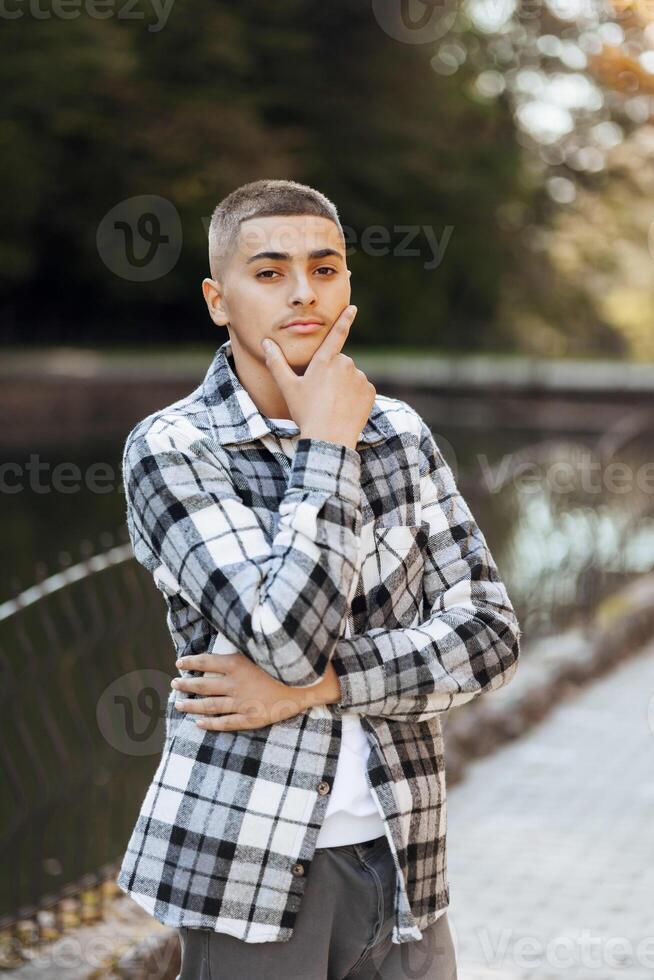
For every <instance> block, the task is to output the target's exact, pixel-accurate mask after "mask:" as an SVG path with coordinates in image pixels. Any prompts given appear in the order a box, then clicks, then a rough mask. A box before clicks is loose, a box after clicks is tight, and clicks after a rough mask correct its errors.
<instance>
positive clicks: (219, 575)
mask: <svg viewBox="0 0 654 980" xmlns="http://www.w3.org/2000/svg"><path fill="white" fill-rule="evenodd" d="M230 357H231V342H230V341H229V340H227V341H225V343H224V344H223V345H222V346H221V347H219V348H218V350H217V351H216V353H215V355H214V357H213V360H212V362H211V364H210V366H209V369H208V371H207V374H206V377H205V379H204V381H203V382H202V384H201V385H200V386H199V387H198V388H196V389H195V391H193V392H191V393H190V394H189V395H187V396H186V397H184V398H182V399H180V400H179V401H177V402H175V403H173V404H172V405H169V406H167V407H166V408H163V409H160V410H159V411H156V412H154V413H153V414H151V415H149V416H148V417H147V418H145V419H143V420H142V421H141V422H139V423H138V424H137V425H136V426H135V427H134V428H133V429H132V431H131V432H130V433H129V435H128V437H127V440H126V443H125V448H124V453H123V479H124V486H125V491H126V500H127V525H128V529H129V534H130V539H131V542H132V546H133V549H134V554H135V557H136V558H137V560H138V561H139V562H140V563H141V564H142V565H143V566H145V568H147V569H149V570H150V572H151V573H152V575H153V577H154V580H155V582H156V585H157V587H158V588H159V589H160V590H161V592H162V593H163V596H164V598H165V601H166V605H167V623H168V626H169V629H170V632H171V635H172V638H173V642H174V645H175V648H176V651H177V654H178V655H183V654H185V653H204V652H213V653H216V654H219V653H234V652H238V651H240V652H242V653H244V654H245V655H246V656H248V657H250V658H251V659H252V660H253V661H254V662H255V663H257V664H258V665H259V666H260V667H261V668H262V669H263V670H265V671H267V672H268V673H269V674H271V675H272V676H273V677H275V678H277V679H278V680H280V681H282V682H284V683H286V684H290V685H294V686H303V685H311V684H317V683H318V682H319V681H320V679H321V677H322V675H323V674H324V672H325V669H326V668H327V665H328V663H329V662H330V661H331V662H332V663H333V664H334V667H335V669H336V671H337V674H338V678H339V684H340V688H341V695H342V697H341V700H340V701H339V702H338V703H337V704H329V705H320V706H317V707H313V708H311V709H309V710H307V711H305V712H302V713H301V714H299V715H296V716H295V717H294V718H291V719H288V720H286V721H281V722H278V723H275V724H272V725H269V726H267V727H264V728H258V729H252V730H240V731H231V732H226V731H210V730H202V729H200V728H198V726H197V725H196V724H195V721H194V717H197V716H193V715H190V714H189V713H187V712H181V711H179V710H177V709H176V708H175V707H174V701H175V700H176V699H177V698H178V697H179V694H178V693H177V692H175V691H173V692H172V693H171V694H170V697H169V701H168V704H167V707H166V732H165V741H164V747H163V752H162V756H161V760H160V762H159V765H158V767H157V769H156V772H155V774H154V776H153V778H152V782H151V784H150V787H149V789H148V791H147V794H146V796H145V799H144V801H143V804H142V806H141V811H140V814H139V816H138V820H137V823H136V825H135V827H134V830H133V832H132V835H131V838H130V840H129V843H128V847H127V851H126V853H125V855H124V858H123V861H122V866H121V869H120V872H119V875H118V878H117V882H118V885H119V886H120V887H121V889H122V890H123V891H125V892H127V893H128V894H130V895H131V896H132V898H133V899H134V900H135V901H136V902H137V903H138V904H139V905H141V906H143V907H144V908H145V909H147V911H148V912H149V913H150V914H151V915H152V916H154V917H155V918H156V919H158V920H159V921H160V922H162V923H165V924H168V925H171V926H175V927H179V926H188V927H191V928H205V929H211V930H214V931H216V932H224V933H229V934H230V935H232V936H236V937H237V938H239V939H242V940H244V941H245V942H252V943H254V942H268V941H285V940H288V939H290V938H291V936H292V934H293V927H294V925H295V923H296V917H297V914H298V910H299V908H300V904H301V900H302V895H303V893H304V889H305V887H306V883H307V875H308V874H309V873H310V869H311V864H312V858H313V856H314V851H315V844H316V839H317V836H318V832H319V830H320V827H321V823H322V820H323V816H324V814H325V810H326V809H327V804H328V794H329V792H330V789H331V787H332V785H333V782H334V776H335V773H336V765H337V760H338V753H339V746H340V743H341V734H342V727H343V723H342V721H341V714H342V712H344V711H346V712H356V713H357V714H358V715H359V716H360V717H361V722H362V724H363V726H364V729H365V732H366V735H367V737H368V740H369V742H370V745H371V751H370V755H369V758H368V762H367V772H368V780H369V784H370V788H371V791H372V794H373V797H374V798H375V800H376V802H377V805H378V809H379V812H380V816H382V817H383V820H384V824H385V828H386V835H387V838H388V842H389V845H390V848H391V851H392V854H393V858H394V861H395V865H396V870H397V888H396V892H395V922H394V927H393V934H392V939H393V942H394V943H401V942H406V941H411V940H419V939H421V938H422V932H421V930H422V929H424V928H426V926H428V925H430V924H431V923H432V922H433V921H435V919H437V918H438V917H439V915H440V914H441V913H442V912H443V910H444V909H445V908H446V907H447V906H448V905H449V885H448V881H447V862H446V833H445V832H446V790H445V767H444V756H443V737H442V731H441V716H442V714H443V713H444V712H447V711H448V710H449V709H450V708H452V707H454V706H455V705H460V704H463V703H464V702H466V701H469V700H471V699H472V698H474V697H476V696H477V695H479V694H482V693H484V692H485V691H493V690H496V689H497V688H499V687H501V686H502V685H503V684H506V683H507V682H508V681H509V680H510V679H511V677H512V676H513V675H514V673H515V671H516V668H517V665H518V657H519V638H520V628H519V625H518V622H517V619H516V616H515V613H514V610H513V607H512V605H511V602H510V600H509V598H508V596H507V592H506V589H505V586H504V585H503V583H502V581H501V579H500V576H499V574H498V570H497V567H496V564H495V562H494V560H493V558H492V556H491V554H490V551H489V549H488V546H487V543H486V540H485V538H484V535H483V534H482V532H481V530H480V529H479V527H478V526H477V524H476V522H475V520H474V518H473V516H472V514H471V512H470V510H469V508H468V506H467V504H466V503H465V501H464V499H463V497H462V496H461V494H460V493H459V492H458V490H457V488H456V485H455V482H454V478H453V475H452V472H451V470H450V468H449V466H448V465H447V463H446V462H445V460H444V458H443V456H442V455H441V452H440V450H439V449H438V447H437V445H436V443H435V441H434V439H433V436H432V434H431V432H430V429H429V428H428V426H427V424H426V423H425V422H424V421H423V420H422V418H421V417H420V415H418V413H417V412H416V411H415V410H414V409H413V408H411V407H410V405H408V404H407V403H406V402H403V401H401V400H399V399H396V398H390V397H387V396H383V395H379V394H378V395H377V397H376V398H375V403H374V406H373V408H372V411H371V413H370V416H369V418H368V421H367V423H366V425H365V428H364V429H363V431H362V433H361V436H360V439H359V442H358V443H357V449H356V450H354V449H351V448H349V447H347V446H343V445H340V444H338V443H336V442H328V441H324V440H321V439H305V438H300V439H299V440H298V441H297V445H296V452H295V454H294V456H293V457H292V462H291V461H289V459H288V458H287V457H286V455H285V454H284V453H283V452H282V451H281V449H280V441H279V440H280V437H285V436H288V435H289V429H288V428H286V429H282V428H280V427H278V426H277V425H276V424H275V423H273V422H272V421H271V420H270V419H268V418H267V417H266V416H264V415H262V414H261V413H260V412H259V411H258V410H257V408H256V406H255V404H254V402H253V401H252V399H251V397H250V396H249V394H248V393H247V391H246V390H245V389H244V388H243V386H242V385H241V384H240V382H239V380H238V378H237V376H236V374H235V371H234V367H233V363H232V362H230V360H229V358H230ZM294 431H295V433H296V434H298V433H299V429H298V428H297V427H296V429H295V430H293V429H291V430H290V432H291V433H293V432H294ZM201 673H202V672H200V671H190V670H186V671H180V674H181V675H182V676H201ZM185 696H186V697H187V698H188V697H194V696H196V695H193V694H186V695H185ZM197 696H199V695H197Z"/></svg>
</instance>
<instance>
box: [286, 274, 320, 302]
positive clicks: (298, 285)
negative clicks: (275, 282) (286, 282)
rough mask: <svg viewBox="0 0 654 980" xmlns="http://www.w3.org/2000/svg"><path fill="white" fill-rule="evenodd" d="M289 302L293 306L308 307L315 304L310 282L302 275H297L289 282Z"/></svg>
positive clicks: (314, 295)
mask: <svg viewBox="0 0 654 980" xmlns="http://www.w3.org/2000/svg"><path fill="white" fill-rule="evenodd" d="M290 282H291V287H290V295H289V302H290V303H292V304H293V306H302V307H310V306H313V305H314V304H315V302H316V294H315V291H314V289H313V286H312V284H311V281H310V280H309V279H308V278H307V276H306V275H304V273H297V274H296V275H295V276H293V277H292V278H291V280H290Z"/></svg>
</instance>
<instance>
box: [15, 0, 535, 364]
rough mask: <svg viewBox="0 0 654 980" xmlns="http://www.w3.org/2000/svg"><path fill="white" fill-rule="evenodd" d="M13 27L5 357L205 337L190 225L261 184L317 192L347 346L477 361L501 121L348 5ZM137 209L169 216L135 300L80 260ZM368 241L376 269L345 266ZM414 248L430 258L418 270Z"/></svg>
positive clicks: (504, 159) (252, 2) (500, 244)
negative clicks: (369, 237) (339, 237)
mask: <svg viewBox="0 0 654 980" xmlns="http://www.w3.org/2000/svg"><path fill="white" fill-rule="evenodd" d="M22 9H23V10H24V16H23V17H21V18H17V19H15V20H8V21H6V22H5V23H4V25H3V31H2V33H0V81H1V83H2V86H3V91H4V93H5V118H4V122H3V123H2V124H0V146H1V147H2V149H3V153H2V155H1V157H0V159H1V160H2V163H0V168H1V169H0V187H1V188H2V190H1V193H2V198H3V200H2V213H3V215H4V221H3V223H2V225H1V226H0V257H1V258H2V266H1V268H2V292H3V300H4V302H3V308H4V310H5V313H4V314H3V335H4V338H5V339H6V340H7V341H8V342H20V343H28V344H29V343H37V342H38V343H40V342H49V343H56V342H66V343H86V344H100V345H101V344H103V343H129V342H130V341H131V340H132V339H135V340H137V341H138V342H139V343H144V342H145V343H150V342H156V341H159V340H161V341H168V342H173V343H175V342H181V343H191V342H195V341H202V340H206V339H207V337H208V336H213V335H212V333H211V330H212V325H211V324H210V322H209V320H208V316H207V313H206V308H205V306H204V301H203V299H202V295H201V290H200V283H201V280H202V278H203V277H204V276H205V275H207V273H208V264H207V257H206V251H207V245H206V224H207V221H208V219H209V216H210V215H211V212H212V210H213V208H214V206H215V204H216V203H217V202H218V200H220V198H221V197H223V196H224V195H225V194H226V193H228V192H229V191H231V190H233V189H234V188H235V187H237V186H238V185H240V184H242V183H244V182H246V181H248V180H254V179H257V178H260V177H266V176H267V177H286V178H291V179H295V180H300V181H303V182H307V183H309V184H312V185H313V186H316V187H318V188H319V189H320V190H322V191H323V192H324V193H325V194H327V196H328V197H330V198H331V199H332V200H334V202H335V203H336V205H337V207H338V209H339V214H340V216H341V220H342V222H343V224H344V225H346V226H348V227H349V228H351V229H352V231H353V234H354V236H355V242H356V244H355V248H354V249H353V250H352V252H351V255H350V264H351V268H352V269H353V274H352V284H353V297H354V299H355V301H356V302H357V303H358V305H359V308H360V310H361V313H360V315H359V318H358V321H357V330H358V334H357V338H356V339H357V343H377V344H381V343H383V344H389V345H393V344H404V345H406V344H411V345H415V346H417V347H422V346H438V347H439V348H448V347H453V348H456V347H458V348H461V347H465V346H466V345H467V344H471V345H474V346H476V347H479V346H482V347H488V348H492V346H493V336H494V330H495V326H494V318H495V315H496V310H497V306H498V294H499V290H500V288H501V283H502V276H503V269H504V265H505V262H506V256H507V242H506V241H505V238H504V236H505V234H506V233H504V232H502V230H501V228H500V227H499V226H498V223H497V221H496V214H497V210H498V208H499V207H500V205H502V203H503V202H505V201H507V200H510V199H511V198H512V197H513V196H514V195H515V194H516V193H517V191H516V186H517V181H518V164H519V148H518V147H517V145H516V144H515V142H514V140H513V136H512V122H511V118H510V113H509V111H508V109H507V108H506V107H505V105H504V104H503V102H502V101H501V100H500V101H498V102H496V103H493V104H491V105H488V104H481V103H479V102H478V101H476V100H475V99H473V98H472V97H471V96H470V95H469V91H470V87H469V78H467V77H466V71H467V69H466V67H465V65H464V67H463V68H461V69H460V70H459V71H458V72H457V73H456V74H455V75H453V76H450V77H443V76H441V75H439V74H437V73H436V72H434V71H433V70H432V68H431V67H430V64H429V61H430V58H431V57H432V55H433V53H434V45H433V44H427V45H409V44H405V43H401V42H399V41H396V40H394V39H392V38H390V37H388V36H387V35H386V34H385V33H384V32H383V30H382V29H381V28H380V26H379V25H378V24H377V22H376V20H375V18H374V16H373V14H372V11H371V8H370V5H369V4H361V3H360V0H330V3H328V4H315V3H312V2H310V0H276V2H275V3H264V2H262V0H244V2H241V3H239V4H227V3H225V2H223V0H176V2H175V3H174V5H173V7H172V9H171V11H170V15H169V17H168V19H167V21H166V22H165V24H164V25H163V26H162V27H161V29H155V28H157V26H158V25H157V23H156V17H155V15H154V14H153V11H152V8H151V7H150V5H145V4H144V3H143V2H141V3H140V4H139V5H137V6H136V7H134V8H133V10H134V11H136V12H141V13H143V14H144V17H143V19H128V18H121V17H119V16H118V11H120V10H121V5H119V4H117V5H116V6H115V7H113V8H111V9H112V11H113V16H111V17H108V18H106V19H102V20H100V19H97V18H95V17H92V16H90V15H89V14H88V13H86V12H85V9H84V7H83V6H82V7H81V10H80V15H79V17H77V18H76V19H70V20H63V19H57V18H56V17H54V16H53V17H51V18H49V19H47V18H46V19H40V20H39V19H36V18H34V17H33V16H31V15H30V13H29V8H28V7H24V8H22ZM45 9H47V7H46V8H45ZM159 26H160V25H159ZM462 37H463V36H462ZM17 79H18V80H19V82H18V84H17V83H16V80H17ZM141 194H157V195H161V196H162V197H164V198H166V199H167V200H169V201H170V202H171V203H172V204H173V205H174V206H175V208H176V209H177V212H178V213H179V216H180V220H181V224H182V230H183V247H182V250H181V254H180V257H179V260H178V261H177V263H176V265H175V266H174V268H173V270H172V271H171V272H168V273H167V274H166V275H164V276H162V277H161V278H159V279H154V280H153V281H151V282H144V283H138V282H130V281H128V280H125V279H123V278H121V277H120V276H117V275H115V274H114V273H113V272H111V271H110V270H109V269H108V268H107V267H106V266H105V265H104V263H103V261H102V260H101V257H100V255H99V254H98V249H97V245H96V232H97V228H98V225H99V223H100V221H101V220H102V218H103V216H104V215H105V214H106V213H107V211H109V210H110V209H111V208H113V207H114V206H115V205H116V204H117V203H118V202H120V201H121V200H123V199H126V198H130V197H132V196H136V195H141ZM371 226H382V228H384V229H386V234H387V236H388V254H386V255H378V254H371V251H370V250H364V249H363V248H362V246H361V236H362V234H364V233H365V230H366V229H370V228H371ZM401 226H414V227H415V231H414V232H413V237H412V238H411V237H410V235H407V231H406V229H404V230H402V227H401ZM425 227H428V228H429V229H431V231H430V234H431V236H432V239H433V238H434V237H435V238H436V239H437V240H440V239H441V237H442V236H443V234H445V235H446V240H447V245H446V248H445V250H444V255H443V257H442V261H441V262H440V264H438V265H436V267H433V268H430V267H428V264H429V263H432V264H433V251H432V246H431V245H430V244H429V241H428V239H427V238H426V237H425V233H424V228H425ZM448 228H449V229H450V230H449V232H448V231H447V229H448ZM447 236H449V237H447ZM403 242H404V245H405V246H406V247H407V248H409V249H411V248H413V249H416V248H418V249H419V251H420V254H419V255H410V254H409V255H402V254H399V250H400V249H401V246H402V243H403ZM426 265H427V267H426Z"/></svg>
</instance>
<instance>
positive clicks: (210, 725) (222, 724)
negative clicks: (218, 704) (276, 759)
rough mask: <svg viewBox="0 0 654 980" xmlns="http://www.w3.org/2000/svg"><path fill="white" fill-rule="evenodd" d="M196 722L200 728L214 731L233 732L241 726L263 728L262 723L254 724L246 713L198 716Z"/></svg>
mask: <svg viewBox="0 0 654 980" xmlns="http://www.w3.org/2000/svg"><path fill="white" fill-rule="evenodd" d="M195 724H196V725H197V726H198V728H207V729H209V730H210V731H213V732H233V731H236V730H237V729H241V728H262V727H263V726H262V725H253V724H252V722H251V721H249V720H248V719H247V718H246V717H245V715H239V714H234V715H218V716H217V717H215V718H197V719H196V721H195Z"/></svg>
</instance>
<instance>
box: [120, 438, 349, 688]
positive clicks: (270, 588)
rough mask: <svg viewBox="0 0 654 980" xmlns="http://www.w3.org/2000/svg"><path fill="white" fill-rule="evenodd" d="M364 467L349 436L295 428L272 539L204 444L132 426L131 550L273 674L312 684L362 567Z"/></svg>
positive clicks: (126, 464)
mask: <svg viewBox="0 0 654 980" xmlns="http://www.w3.org/2000/svg"><path fill="white" fill-rule="evenodd" d="M171 432H172V434H171ZM360 466H361V457H360V456H359V453H358V452H357V451H356V450H354V449H351V448H349V447H348V446H344V445H341V444H340V443H336V442H328V441H325V440H322V439H300V440H299V441H298V444H297V448H296V452H295V455H294V457H293V463H292V467H291V471H290V474H289V477H288V484H287V488H286V490H285V492H284V495H283V498H282V500H281V503H280V505H279V522H278V525H277V528H276V533H275V536H274V539H273V540H272V542H271V541H270V539H269V537H268V539H267V538H266V536H265V534H264V529H263V528H262V526H261V524H260V521H259V520H258V518H257V514H256V511H255V510H254V509H253V508H252V507H248V506H247V505H246V504H245V503H244V502H243V501H242V500H241V498H240V497H239V495H238V494H237V492H236V490H235V487H234V485H233V483H232V482H231V481H230V479H229V476H228V473H227V470H226V468H225V467H224V466H223V465H222V464H221V461H220V460H219V459H217V458H216V456H215V455H214V453H213V452H211V451H210V450H209V449H208V447H207V445H206V443H204V442H203V441H202V440H195V441H189V440H188V439H185V438H184V435H183V434H182V435H180V434H179V433H177V432H175V431H173V430H172V429H171V426H168V427H167V429H164V430H163V431H156V430H155V429H154V428H153V427H152V426H151V427H150V428H149V429H148V428H146V429H145V431H144V430H143V427H141V428H139V426H137V427H136V428H135V429H134V430H132V432H131V433H130V435H129V436H128V437H127V441H126V443H125V448H124V451H123V459H122V467H123V483H124V489H125V495H126V506H127V514H126V517H127V527H128V531H129V535H130V540H131V542H132V547H133V550H134V555H135V557H136V559H137V560H138V561H139V562H140V563H141V564H142V565H143V566H144V567H145V568H147V569H148V570H149V571H150V572H151V573H152V574H153V576H154V579H155V583H156V584H157V587H158V588H159V589H161V591H163V592H165V593H168V594H169V595H175V594H179V595H181V596H182V597H183V598H184V599H185V600H186V602H188V603H189V604H190V605H191V606H192V607H194V608H195V609H196V610H197V611H198V612H199V613H200V614H201V615H202V616H204V617H205V618H206V619H207V621H208V622H209V623H211V624H212V626H213V627H214V628H215V629H216V630H217V631H219V632H220V633H222V634H223V635H224V636H225V637H227V639H228V640H229V641H230V642H231V643H233V644H234V647H235V650H237V651H240V652H242V653H244V654H246V655H247V656H249V657H250V658H251V659H252V660H253V661H254V662H255V663H257V664H258V665H259V666H261V667H262V668H263V669H265V670H266V671H267V672H268V673H270V674H271V675H272V676H273V677H275V678H276V679H278V680H281V681H282V682H283V683H285V684H290V685H293V686H311V685H313V684H317V683H319V682H320V679H321V677H322V676H323V674H324V673H325V670H326V668H327V664H328V662H329V659H330V657H331V655H332V653H333V651H334V648H335V645H336V642H337V640H338V638H339V636H341V635H342V633H343V630H344V626H345V621H346V618H347V614H348V610H349V602H350V600H351V595H350V592H351V589H352V586H353V585H354V584H355V574H356V572H357V571H358V567H357V562H358V540H359V535H360V533H361V500H360V497H361V484H360V476H361V473H360Z"/></svg>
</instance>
